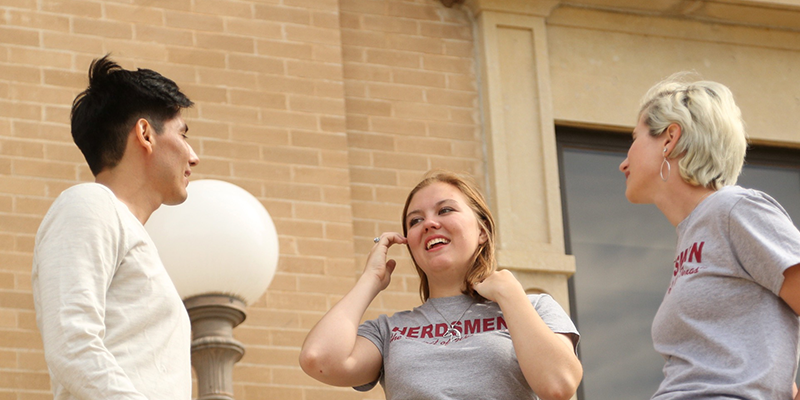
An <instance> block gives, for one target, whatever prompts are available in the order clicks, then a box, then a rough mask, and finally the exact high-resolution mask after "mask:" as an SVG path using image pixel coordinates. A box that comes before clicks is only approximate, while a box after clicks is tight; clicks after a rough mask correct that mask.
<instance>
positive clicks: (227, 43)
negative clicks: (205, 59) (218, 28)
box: [195, 32, 255, 53]
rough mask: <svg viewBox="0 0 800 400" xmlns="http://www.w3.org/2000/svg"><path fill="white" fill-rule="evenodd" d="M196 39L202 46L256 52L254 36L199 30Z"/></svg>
mask: <svg viewBox="0 0 800 400" xmlns="http://www.w3.org/2000/svg"><path fill="white" fill-rule="evenodd" d="M195 39H196V40H197V45H198V46H199V47H202V48H208V49H216V50H224V51H231V52H239V53H254V52H255V42H254V40H253V39H252V38H247V37H241V36H233V35H221V34H215V33H202V32H198V33H197V34H195Z"/></svg>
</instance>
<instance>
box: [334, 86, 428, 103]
mask: <svg viewBox="0 0 800 400" xmlns="http://www.w3.org/2000/svg"><path fill="white" fill-rule="evenodd" d="M368 88H369V97H371V98H373V99H385V100H404V101H416V102H422V101H423V99H424V91H423V89H422V88H419V87H412V86H404V85H390V84H382V83H370V84H369V85H368ZM350 93H351V92H350V91H348V92H347V94H348V95H350Z"/></svg>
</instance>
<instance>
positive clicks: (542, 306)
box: [528, 294, 580, 351]
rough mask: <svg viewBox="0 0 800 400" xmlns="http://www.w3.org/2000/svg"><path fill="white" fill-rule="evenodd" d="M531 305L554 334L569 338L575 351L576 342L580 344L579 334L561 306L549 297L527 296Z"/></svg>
mask: <svg viewBox="0 0 800 400" xmlns="http://www.w3.org/2000/svg"><path fill="white" fill-rule="evenodd" d="M528 299H530V300H531V304H533V307H534V308H535V309H536V312H537V313H539V316H540V317H542V321H544V323H545V324H547V326H548V327H549V328H550V330H552V331H553V332H555V333H561V334H565V335H567V336H569V338H570V339H571V340H572V347H573V350H575V351H577V349H578V342H580V334H579V333H578V329H577V328H575V324H574V323H573V322H572V320H571V319H570V318H569V316H568V315H567V313H566V312H564V309H563V308H561V305H559V304H558V302H556V300H555V299H553V298H552V297H551V296H550V295H547V294H543V295H528Z"/></svg>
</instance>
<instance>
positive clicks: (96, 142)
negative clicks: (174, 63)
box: [71, 54, 194, 176]
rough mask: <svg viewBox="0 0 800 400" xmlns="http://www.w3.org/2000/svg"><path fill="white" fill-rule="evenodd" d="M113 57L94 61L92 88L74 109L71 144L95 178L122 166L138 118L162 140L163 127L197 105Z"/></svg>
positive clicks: (158, 78) (151, 73)
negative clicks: (182, 110) (128, 141)
mask: <svg viewBox="0 0 800 400" xmlns="http://www.w3.org/2000/svg"><path fill="white" fill-rule="evenodd" d="M108 57H109V55H108V54H107V55H105V56H104V57H103V58H100V59H95V60H94V61H92V64H91V66H89V87H88V88H86V90H84V91H83V92H81V93H80V94H79V95H78V96H77V97H76V98H75V101H74V102H73V103H72V114H71V119H72V139H73V140H74V141H75V144H76V145H78V148H79V149H80V150H81V152H82V153H83V156H84V157H85V158H86V162H87V163H88V164H89V168H90V169H91V170H92V174H94V175H95V176H97V174H99V173H100V172H101V171H103V170H104V169H106V168H113V167H115V166H116V165H117V164H118V163H119V161H120V160H121V159H122V155H123V154H124V153H125V146H126V144H127V140H128V133H129V132H130V130H131V128H132V127H133V125H134V124H135V123H136V121H137V120H139V118H145V119H147V121H148V122H149V123H150V124H151V125H152V126H153V128H154V129H155V131H156V133H157V134H160V133H161V131H162V129H163V128H164V122H166V121H168V120H170V119H172V118H174V117H176V116H177V115H178V113H180V110H181V109H182V108H188V107H191V106H192V105H194V103H192V101H191V100H189V98H187V97H186V95H184V94H183V93H181V91H180V89H179V88H178V85H176V84H175V82H173V81H172V80H170V79H168V78H166V77H164V76H162V75H161V74H159V73H158V72H155V71H152V70H149V69H141V68H140V69H138V70H136V71H128V70H125V69H122V67H120V66H119V64H117V63H115V62H114V61H111V59H109V58H108Z"/></svg>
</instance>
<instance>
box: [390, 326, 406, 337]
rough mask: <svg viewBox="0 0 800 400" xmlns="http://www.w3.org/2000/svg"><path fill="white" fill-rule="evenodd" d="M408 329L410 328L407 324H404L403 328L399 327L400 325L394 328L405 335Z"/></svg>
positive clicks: (393, 329)
mask: <svg viewBox="0 0 800 400" xmlns="http://www.w3.org/2000/svg"><path fill="white" fill-rule="evenodd" d="M406 330H408V327H407V326H404V327H402V328H398V327H396V326H395V327H394V328H392V332H398V333H400V334H401V335H405V334H406Z"/></svg>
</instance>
